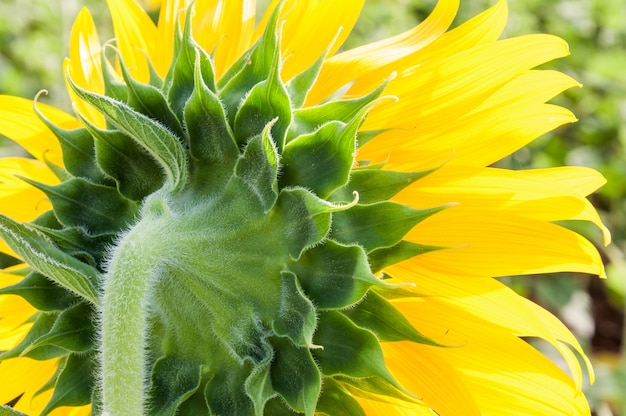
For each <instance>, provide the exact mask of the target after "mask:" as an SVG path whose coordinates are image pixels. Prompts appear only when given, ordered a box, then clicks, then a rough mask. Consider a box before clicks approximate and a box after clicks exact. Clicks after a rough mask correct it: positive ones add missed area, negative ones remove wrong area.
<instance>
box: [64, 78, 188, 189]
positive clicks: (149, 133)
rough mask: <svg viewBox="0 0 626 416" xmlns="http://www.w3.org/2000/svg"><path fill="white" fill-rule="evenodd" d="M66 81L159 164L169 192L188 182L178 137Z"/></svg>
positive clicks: (136, 113) (131, 110) (109, 100)
mask: <svg viewBox="0 0 626 416" xmlns="http://www.w3.org/2000/svg"><path fill="white" fill-rule="evenodd" d="M67 80H68V83H69V85H70V87H71V88H72V90H73V91H74V92H75V93H76V94H77V95H78V96H79V97H80V98H82V99H83V100H85V101H86V102H88V103H89V104H91V105H92V106H94V107H95V108H96V109H98V110H99V111H100V112H101V113H102V114H104V115H105V116H106V117H107V119H108V120H109V121H110V122H111V123H112V124H113V125H115V126H116V127H117V128H118V129H120V130H121V131H122V132H124V133H125V134H126V135H128V136H129V137H130V138H132V139H133V140H134V141H135V142H137V143H138V144H139V145H140V146H142V147H143V148H144V149H146V151H147V152H148V153H149V154H150V155H151V156H152V157H153V158H154V159H155V160H156V161H157V162H158V163H159V165H160V166H161V168H162V169H163V171H164V172H165V176H166V178H167V185H168V190H169V191H171V192H173V193H176V192H178V191H180V190H182V189H183V188H184V186H185V184H186V182H187V159H186V156H185V153H184V151H183V148H182V145H181V142H180V140H179V138H178V137H176V136H175V135H174V134H172V133H171V132H170V131H169V130H168V129H167V128H166V127H165V126H164V125H163V124H161V123H160V122H158V121H156V120H152V119H151V118H150V117H148V116H146V115H144V114H141V113H139V112H137V111H135V110H134V109H133V108H132V107H130V106H128V105H127V104H124V103H122V102H119V101H116V100H114V99H112V98H110V97H106V96H104V95H99V94H95V93H92V92H90V91H87V90H84V89H82V88H80V87H79V86H78V85H76V84H75V83H74V81H72V79H71V78H70V76H69V74H67Z"/></svg>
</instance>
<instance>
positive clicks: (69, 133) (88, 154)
mask: <svg viewBox="0 0 626 416" xmlns="http://www.w3.org/2000/svg"><path fill="white" fill-rule="evenodd" d="M34 109H35V112H36V113H37V116H38V117H39V119H40V120H41V121H42V122H43V123H44V124H45V125H46V127H48V129H50V131H52V133H54V135H55V136H56V137H57V139H58V140H59V144H60V145H61V151H62V153H63V165H64V166H65V169H66V170H67V171H68V172H69V173H71V174H72V175H74V176H78V177H83V178H87V179H90V180H92V181H93V182H97V183H105V182H106V177H105V175H104V173H103V172H102V170H100V168H99V167H98V164H97V163H96V153H95V147H94V142H93V138H92V137H91V134H89V131H87V130H86V129H84V128H80V129H75V130H65V129H62V128H60V127H58V126H57V125H55V124H54V123H52V122H51V121H50V120H48V119H47V118H46V117H45V116H44V115H43V113H41V112H40V111H39V109H37V106H36V105H35V106H34Z"/></svg>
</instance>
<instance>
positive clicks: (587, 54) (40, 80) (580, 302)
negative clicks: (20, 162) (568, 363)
mask: <svg viewBox="0 0 626 416" xmlns="http://www.w3.org/2000/svg"><path fill="white" fill-rule="evenodd" d="M144 1H145V2H148V3H155V0H144ZM259 2H260V3H261V4H266V3H267V1H266V0H259ZM494 2H495V0H462V1H461V3H462V4H461V9H460V11H459V15H458V18H457V20H456V22H457V23H455V25H456V24H458V23H460V22H463V21H466V20H467V19H468V18H469V17H471V16H473V15H475V14H477V13H479V12H480V11H482V10H484V9H485V8H487V7H489V6H490V5H492V4H493V3H494ZM434 4H435V0H395V1H393V2H390V1H389V0H368V1H367V4H366V7H365V9H364V10H363V13H362V15H361V17H360V19H359V22H358V25H357V27H356V29H355V30H354V31H353V33H352V34H351V35H350V37H349V38H348V40H347V42H346V45H345V47H346V48H350V47H354V46H356V45H359V44H362V43H364V42H367V41H373V40H378V39H382V38H385V37H389V36H391V35H394V34H397V33H400V32H401V31H403V30H406V29H409V28H410V27H412V26H414V25H415V24H417V23H419V22H420V21H421V20H423V19H424V18H425V17H426V16H427V15H428V14H429V13H430V11H431V10H432V7H433V6H434ZM83 6H88V7H89V9H90V10H91V12H92V14H94V19H95V21H96V25H97V27H98V30H99V31H100V39H101V41H102V40H106V39H109V38H110V37H111V28H110V23H109V20H108V19H109V17H108V11H107V10H106V7H105V5H104V0H64V1H55V2H50V1H49V0H1V1H0V93H3V94H13V95H19V96H22V97H27V98H32V97H34V96H35V94H36V93H37V91H39V90H40V89H42V88H46V89H48V90H49V91H50V95H49V96H48V98H46V102H47V103H51V104H53V105H56V106H59V107H61V108H63V109H65V110H68V111H69V110H70V106H69V102H68V99H67V95H66V93H65V85H64V82H63V78H62V71H61V67H62V60H63V57H65V56H67V54H68V50H67V48H68V42H69V36H70V33H71V25H72V22H73V19H74V17H75V16H76V14H77V13H78V11H79V10H80V8H81V7H83ZM509 10H510V13H509V14H510V18H509V23H508V26H507V29H506V32H505V36H507V37H510V36H516V35H521V34H528V33H552V34H556V35H558V36H560V37H562V38H564V39H566V40H567V41H568V43H569V45H570V50H571V52H572V55H571V56H570V57H568V58H565V59H561V60H559V61H557V62H554V63H550V64H548V65H546V66H545V67H546V68H555V69H558V70H561V71H563V72H566V73H568V74H570V75H571V76H573V77H574V78H575V79H577V80H578V81H580V82H581V83H582V84H583V85H584V87H583V88H575V89H572V90H569V91H567V92H566V93H564V94H563V95H561V96H559V97H557V98H556V99H555V100H554V101H553V102H554V103H556V104H559V105H563V106H565V107H567V108H569V109H571V110H572V111H573V112H574V113H575V114H576V115H577V117H578V118H579V119H580V121H579V122H578V123H576V124H572V125H568V126H564V127H562V128H560V129H558V130H557V131H556V132H553V133H550V134H548V135H546V136H544V137H542V138H540V139H539V140H537V141H535V142H534V143H533V144H531V145H530V146H528V147H526V148H524V149H522V150H520V151H518V152H516V153H515V154H513V155H512V156H511V157H509V158H507V159H506V160H504V161H502V162H500V163H499V164H498V166H502V167H507V168H512V169H522V168H538V167H548V166H557V165H584V166H590V167H593V168H595V169H597V170H599V171H600V172H601V173H602V174H603V175H604V176H605V177H606V178H607V179H608V184H607V185H606V186H604V187H603V188H602V189H601V190H600V191H599V192H598V193H596V194H595V195H593V196H592V199H593V202H594V205H595V206H597V207H598V208H599V210H600V212H601V215H602V217H603V219H604V221H605V223H606V224H607V226H608V227H609V228H610V229H611V230H612V232H613V241H614V242H613V244H612V245H610V246H609V247H606V248H604V247H603V245H602V240H601V235H600V233H599V232H598V231H597V230H595V229H594V227H592V226H588V225H586V224H568V226H570V227H572V228H573V229H575V230H576V231H578V232H580V233H582V234H584V235H585V236H586V237H588V238H589V239H591V240H592V241H593V242H594V243H596V245H597V246H598V247H600V250H601V252H602V254H603V256H604V257H605V259H606V261H607V264H608V265H607V274H608V276H609V279H608V280H606V281H602V282H601V281H599V280H598V279H597V278H594V277H589V276H579V275H577V276H571V275H562V274H560V275H553V276H533V277H531V278H530V279H529V278H528V277H524V278H512V279H507V282H508V283H509V284H511V286H512V287H513V288H514V289H515V290H518V291H519V292H521V293H522V294H524V295H526V296H529V297H531V298H533V299H534V300H535V301H537V302H539V303H541V304H542V305H544V306H545V307H547V308H548V309H550V310H552V311H554V312H555V313H557V314H558V315H559V316H560V317H561V318H562V319H563V320H564V321H565V322H566V323H568V324H569V325H570V326H571V327H572V329H573V330H574V331H575V332H576V333H577V335H578V336H579V337H580V338H581V340H582V342H583V344H584V345H585V347H586V348H588V349H589V351H590V352H591V353H592V354H593V358H594V362H595V368H596V372H597V381H596V383H595V385H594V386H593V387H591V388H590V389H588V394H589V397H590V400H591V402H592V406H593V407H594V412H595V414H596V415H597V416H611V415H613V416H617V415H623V416H626V399H625V398H624V394H623V386H625V385H626V361H625V360H624V358H623V357H624V350H625V349H626V347H625V346H624V342H623V339H624V324H623V315H624V310H625V308H626V261H625V260H624V255H623V253H624V252H625V251H626V215H625V213H626V161H625V155H626V153H625V151H624V148H625V146H626V123H625V122H624V121H623V120H624V119H625V118H626V2H624V0H602V1H595V0H509ZM9 151H11V152H15V150H14V149H12V150H2V149H0V152H5V153H6V152H9ZM620 386H621V387H620Z"/></svg>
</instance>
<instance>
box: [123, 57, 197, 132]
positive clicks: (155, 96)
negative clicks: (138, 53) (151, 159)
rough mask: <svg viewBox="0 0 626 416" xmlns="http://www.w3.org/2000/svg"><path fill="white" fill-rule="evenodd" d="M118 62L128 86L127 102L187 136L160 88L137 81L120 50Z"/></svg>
mask: <svg viewBox="0 0 626 416" xmlns="http://www.w3.org/2000/svg"><path fill="white" fill-rule="evenodd" d="M117 55H118V62H119V65H120V69H121V72H122V76H123V77H124V82H125V83H126V86H127V88H128V97H127V99H126V101H125V102H126V104H128V105H129V106H130V107H132V108H134V109H135V110H137V111H138V112H139V113H141V114H144V115H146V116H148V117H150V118H152V119H154V120H157V121H159V122H161V123H162V124H163V125H164V126H165V127H167V128H168V129H169V130H170V131H171V132H172V133H174V134H175V135H176V136H177V137H185V133H184V131H183V128H182V126H181V125H180V122H179V121H178V118H176V115H174V113H173V112H172V109H171V108H170V106H169V103H168V102H167V99H166V98H165V96H164V95H163V93H162V92H161V90H159V89H158V88H156V87H154V86H152V85H149V84H143V83H141V82H138V81H136V80H135V79H134V78H133V77H132V76H131V74H130V72H128V68H127V67H126V65H125V64H124V59H123V58H122V55H121V54H120V53H119V52H118V54H117Z"/></svg>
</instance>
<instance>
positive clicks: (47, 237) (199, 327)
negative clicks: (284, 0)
mask: <svg viewBox="0 0 626 416" xmlns="http://www.w3.org/2000/svg"><path fill="white" fill-rule="evenodd" d="M191 15H192V13H191V12H189V11H188V12H187V15H186V19H185V24H184V27H183V28H182V33H181V28H178V31H177V33H176V39H175V50H174V54H173V61H172V64H171V66H170V68H169V70H168V72H167V74H166V76H165V78H164V79H160V78H159V76H158V75H157V74H156V72H155V71H154V69H153V68H152V67H151V65H149V66H150V70H151V74H150V81H149V82H148V83H147V84H144V83H141V82H139V81H137V80H135V79H134V78H133V77H132V76H131V75H130V72H129V70H128V68H126V66H125V63H124V62H123V59H122V58H121V56H120V54H119V53H118V52H117V51H116V50H115V56H116V62H114V61H113V60H112V61H111V62H109V60H108V59H107V57H106V56H104V55H105V54H103V58H102V63H103V79H104V86H105V93H104V94H103V95H101V94H96V93H94V92H92V91H88V90H86V89H84V88H81V87H79V86H77V85H76V84H75V83H74V82H73V81H72V80H71V78H69V77H68V82H69V84H70V86H71V88H72V89H73V90H74V91H75V92H76V94H77V95H78V96H79V97H80V98H81V99H82V100H84V101H86V102H87V103H89V104H91V105H92V106H93V107H94V108H96V109H97V110H98V111H99V112H100V113H102V114H103V115H104V116H105V119H106V126H104V127H103V126H99V125H96V124H94V122H93V121H91V120H90V119H88V118H87V117H86V116H84V115H82V114H78V118H79V121H80V122H81V123H82V124H83V126H84V127H83V128H80V129H76V130H71V131H66V130H62V129H60V128H58V127H56V126H54V125H52V124H51V123H50V122H49V121H47V120H46V119H45V118H44V117H43V116H41V117H42V119H43V121H44V123H46V124H47V125H48V126H49V127H50V129H51V130H52V131H53V133H54V134H55V135H56V136H57V137H58V138H59V141H60V143H61V148H62V150H63V160H64V168H62V167H55V166H52V165H51V169H52V170H53V172H54V173H56V175H57V176H58V177H59V179H60V181H61V183H60V184H58V185H54V186H52V185H46V184H41V183H36V182H34V181H28V182H29V183H30V184H31V185H33V186H35V187H37V188H38V189H40V190H42V191H43V192H44V193H45V194H46V196H47V197H48V199H49V200H50V202H51V204H52V207H53V209H52V210H51V211H50V212H48V213H46V214H44V215H42V216H40V217H39V218H37V219H36V220H35V221H33V222H32V223H30V224H20V223H17V222H15V221H13V220H11V219H9V218H6V217H0V235H1V236H2V237H3V238H4V239H5V241H6V242H7V244H8V245H9V247H11V249H12V250H13V251H15V253H16V254H17V255H19V256H20V257H21V258H22V259H23V260H24V261H25V262H26V263H28V265H29V268H26V269H24V270H23V271H22V273H23V276H24V278H23V280H22V281H21V282H18V283H16V284H14V285H12V286H9V287H6V288H3V289H2V290H0V294H16V295H20V296H22V297H23V298H24V299H26V300H27V301H28V302H29V303H30V304H31V305H33V306H34V307H36V308H37V309H38V310H39V311H38V312H37V313H36V314H35V315H34V316H33V317H32V318H31V322H32V323H33V324H32V326H31V328H30V330H29V332H28V334H27V335H26V336H25V337H24V338H23V340H22V341H21V342H20V343H19V344H18V345H16V346H15V348H13V349H12V350H10V351H7V352H4V353H2V355H0V359H10V358H11V357H19V356H24V357H29V358H33V359H52V358H55V359H59V362H60V368H59V370H58V371H57V372H56V373H55V375H54V376H53V377H52V378H51V379H50V381H49V382H48V383H47V385H46V386H44V388H52V387H53V388H54V393H53V395H52V399H51V400H50V402H49V403H48V405H47V407H46V409H45V411H44V414H47V413H49V412H51V411H52V410H54V409H55V408H57V407H60V406H66V405H68V406H79V405H82V404H86V403H88V402H89V401H91V403H92V406H93V412H94V414H110V415H111V416H125V415H127V414H137V415H139V414H143V415H146V416H166V415H171V416H173V415H202V414H215V415H234V416H265V415H272V416H281V415H298V414H304V415H305V416H313V415H315V414H322V415H324V414H326V415H332V416H334V415H336V414H350V415H357V416H359V415H363V414H364V413H363V409H362V408H361V407H360V405H359V404H358V401H357V398H358V397H364V398H368V399H374V400H375V399H376V398H377V397H379V396H391V397H394V398H397V399H400V400H407V401H415V398H414V397H412V396H411V395H410V394H409V393H408V392H407V391H405V390H404V389H403V388H402V386H401V385H400V384H399V383H398V382H397V381H396V380H395V379H394V378H393V376H392V374H391V373H390V372H389V370H388V369H387V367H386V366H385V362H384V356H383V352H382V348H381V345H380V344H381V342H396V341H410V342H417V343H423V344H428V345H433V346H437V345H438V344H437V343H436V342H434V341H432V340H430V339H428V338H426V337H424V336H423V335H422V334H421V333H420V332H419V331H418V330H417V329H415V328H413V327H412V326H411V325H410V323H409V322H408V321H407V320H406V319H405V318H404V317H403V316H402V314H401V313H400V312H398V311H397V310H396V309H395V307H394V303H393V302H391V301H390V300H392V299H395V298H401V297H407V296H417V295H416V294H415V293H414V291H412V290H411V289H410V288H407V287H400V286H394V285H390V284H388V283H387V282H386V281H385V278H386V275H385V272H384V270H385V268H386V267H388V266H390V265H393V264H396V263H398V262H401V261H404V260H407V259H410V258H412V257H414V256H416V255H419V254H422V253H425V252H429V251H432V250H436V249H439V247H429V246H421V245H419V244H416V243H412V242H408V241H405V240H403V238H405V236H406V234H407V233H408V232H409V231H410V230H411V229H412V228H413V227H414V226H415V225H416V224H418V223H419V222H420V221H422V220H424V219H425V218H428V217H429V216H430V215H434V214H435V213H437V212H438V211H440V210H441V209H443V208H445V207H436V208H431V209H421V210H420V209H414V208H411V207H407V206H404V205H402V204H399V203H396V202H391V201H389V199H390V198H392V197H394V196H395V195H396V194H398V193H399V192H401V191H402V190H403V189H404V188H406V187H407V186H410V185H411V184H412V183H414V182H415V181H417V180H419V179H420V178H421V177H423V176H425V175H427V174H428V173H430V171H426V172H415V173H402V172H392V171H388V170H385V169H383V168H384V166H383V164H379V165H370V164H368V162H366V161H357V158H356V155H357V148H358V146H359V145H363V144H364V143H365V142H366V141H368V140H373V139H374V138H375V137H376V136H377V135H378V134H379V133H381V131H373V132H364V131H360V127H361V124H362V123H363V121H364V120H365V117H366V116H367V112H368V111H369V109H371V108H372V106H374V105H376V103H377V102H378V101H379V100H381V99H382V98H381V96H382V95H383V93H384V90H385V87H386V84H382V85H380V86H379V87H378V88H376V89H375V90H374V91H371V92H370V93H369V94H367V95H365V96H362V97H357V98H352V99H349V100H343V99H336V100H334V101H329V102H327V103H323V104H319V105H314V106H307V107H303V105H304V103H305V101H306V97H307V94H308V91H309V89H310V88H312V86H313V84H314V83H315V82H316V79H317V76H318V74H319V71H320V69H321V66H322V64H323V63H324V59H325V58H324V57H321V58H320V59H318V60H317V62H316V63H315V64H314V65H313V66H311V67H310V68H308V69H306V70H304V71H303V72H302V73H301V74H299V75H297V76H296V77H294V78H292V79H291V80H290V81H289V82H288V83H286V84H285V82H283V80H282V78H281V75H280V71H281V63H282V59H283V57H282V56H281V49H280V36H279V32H280V29H279V27H280V22H279V9H277V10H275V11H274V12H273V14H272V16H271V18H270V19H269V22H268V24H267V27H266V29H265V31H264V33H263V34H262V36H261V37H260V38H259V40H258V42H257V43H256V44H255V45H254V46H253V47H252V48H251V49H250V50H249V51H248V52H246V53H245V54H244V55H243V56H242V57H241V58H240V59H239V60H237V62H235V63H234V64H233V65H232V67H231V68H229V69H227V71H226V73H225V74H224V75H223V76H222V77H221V79H219V80H216V79H215V71H214V68H213V62H212V57H211V55H210V53H209V52H210V51H204V50H202V48H201V47H200V46H199V44H198V43H197V42H196V41H195V40H194V39H193V36H192V28H191ZM107 49H114V48H111V47H108V48H105V50H107ZM114 68H118V70H119V72H120V73H119V74H115V73H114ZM378 275H381V276H383V277H382V278H379V277H377V276H378ZM80 380H83V382H82V383H81V382H80Z"/></svg>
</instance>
